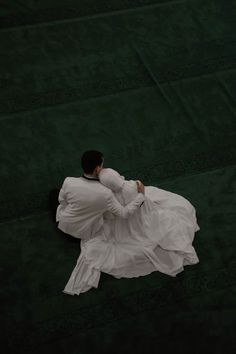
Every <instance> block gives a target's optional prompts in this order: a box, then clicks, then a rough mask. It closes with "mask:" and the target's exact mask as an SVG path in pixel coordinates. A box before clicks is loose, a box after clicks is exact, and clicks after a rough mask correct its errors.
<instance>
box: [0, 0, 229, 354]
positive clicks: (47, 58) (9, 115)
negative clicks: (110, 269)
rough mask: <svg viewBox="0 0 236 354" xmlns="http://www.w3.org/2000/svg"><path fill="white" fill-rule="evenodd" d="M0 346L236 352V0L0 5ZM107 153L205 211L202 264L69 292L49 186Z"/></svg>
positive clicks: (71, 254)
mask: <svg viewBox="0 0 236 354" xmlns="http://www.w3.org/2000/svg"><path fill="white" fill-rule="evenodd" d="M0 6H1V7H0V9H1V11H0V48H1V55H0V87H1V90H0V113H1V115H0V131H1V139H0V144H1V145H0V149H1V161H0V168H1V189H0V200H1V203H0V207H1V212H0V218H1V223H0V232H1V253H0V256H1V261H2V267H1V290H0V293H1V298H0V303H1V325H2V328H1V335H2V340H1V351H2V353H4V354H5V353H7V354H8V353H36V354H39V353H43V352H44V353H54V352H55V353H57V354H62V353H63V354H64V353H67V354H91V353H96V354H99V353H101V354H103V353H115V354H116V353H117V354H118V353H119V354H122V353H125V354H126V353H127V354H128V353H129V354H130V353H131V351H132V350H133V351H134V352H135V353H152V354H153V353H179V354H185V353H186V354H187V353H191V354H198V353H217V354H218V353H219V354H221V353H225V354H233V353H234V352H235V351H236V345H235V342H234V335H235V328H236V306H235V305H236V259H235V252H236V215H235V214H236V212H235V211H236V208H235V207H236V198H235V197H236V45H235V43H236V34H235V33H236V23H235V18H236V11H235V10H236V2H235V1H227V2H226V1H223V0H221V1H216V0H215V1H213V0H189V1H188V0H185V1H167V0H159V1H158V0H156V1H155V0H153V1H148V0H124V1H115V0H111V1H95V0H90V1H88V0H86V1H85V0H84V1H81V0H80V1H78V0H77V1H76V0H70V1H56V0H55V1H53V0H47V1H46V0H44V1H40V4H39V2H36V1H33V0H27V1H24V2H20V1H10V2H9V3H7V2H6V3H5V4H3V3H2V2H1V4H0ZM88 149H96V150H100V151H102V152H103V154H104V156H105V163H104V166H105V167H112V168H115V169H117V170H118V171H119V172H120V173H121V174H123V175H124V176H125V177H126V179H140V180H142V181H143V183H144V184H145V185H153V186H157V187H159V188H163V189H166V190H168V191H172V192H174V193H178V194H180V195H182V196H184V197H186V198H187V199H188V200H189V201H190V202H191V203H192V204H193V205H194V207H195V208H196V212H197V219H198V224H199V226H200V231H198V232H197V233H196V238H195V240H194V247H195V249H196V251H197V254H198V256H199V259H200V262H199V263H198V264H197V265H195V266H188V267H186V268H185V271H184V272H182V273H180V274H179V275H178V276H177V277H176V278H171V277H168V276H166V275H164V274H161V273H158V272H155V273H152V274H150V275H148V276H145V277H139V278H133V279H120V280H118V279H115V278H113V277H111V276H109V275H105V274H102V276H101V280H100V284H99V287H98V289H92V290H90V291H89V292H87V293H85V294H81V295H80V296H69V295H66V294H64V293H62V290H63V288H64V286H65V284H66V282H67V281H68V278H69V276H70V274H71V271H72V269H73V267H74V265H75V263H76V260H77V258H78V256H79V252H80V242H79V240H76V239H74V238H72V237H69V236H66V235H65V234H63V233H61V232H59V230H58V229H57V228H56V226H55V225H54V223H53V221H52V217H51V214H50V211H49V207H48V193H49V190H50V189H52V188H58V187H60V186H61V184H62V182H63V180H64V178H65V177H66V176H80V175H81V173H82V170H81V167H80V156H81V154H82V153H83V152H84V151H85V150H88Z"/></svg>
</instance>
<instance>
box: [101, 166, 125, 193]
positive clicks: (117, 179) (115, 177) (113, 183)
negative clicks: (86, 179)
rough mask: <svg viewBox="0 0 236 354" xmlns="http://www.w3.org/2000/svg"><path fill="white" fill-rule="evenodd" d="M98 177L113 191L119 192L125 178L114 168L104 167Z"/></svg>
mask: <svg viewBox="0 0 236 354" xmlns="http://www.w3.org/2000/svg"><path fill="white" fill-rule="evenodd" d="M98 178H99V181H100V182H101V183H102V184H103V185H104V186H106V187H107V188H109V189H111V190H112V191H113V192H118V191H119V190H120V189H121V188H122V186H123V184H124V179H125V178H124V177H123V176H121V175H120V174H119V173H118V172H117V171H115V170H113V169H112V168H103V169H102V170H101V171H100V173H99V177H98Z"/></svg>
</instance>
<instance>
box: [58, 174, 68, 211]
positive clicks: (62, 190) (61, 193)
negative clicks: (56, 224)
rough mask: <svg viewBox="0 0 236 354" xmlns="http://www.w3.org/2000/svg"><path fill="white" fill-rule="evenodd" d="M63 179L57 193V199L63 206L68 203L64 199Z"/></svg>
mask: <svg viewBox="0 0 236 354" xmlns="http://www.w3.org/2000/svg"><path fill="white" fill-rule="evenodd" d="M65 181H66V180H64V182H63V185H62V187H61V189H60V192H59V194H58V201H59V203H60V204H61V205H63V206H66V205H67V204H68V203H67V200H66V194H65Z"/></svg>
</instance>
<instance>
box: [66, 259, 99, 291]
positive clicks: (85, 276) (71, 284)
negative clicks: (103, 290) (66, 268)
mask: <svg viewBox="0 0 236 354" xmlns="http://www.w3.org/2000/svg"><path fill="white" fill-rule="evenodd" d="M100 275H101V272H100V271H99V270H97V269H95V268H93V267H92V266H91V265H90V264H88V263H86V261H85V257H84V254H83V253H81V254H80V256H79V258H78V260H77V264H76V266H75V267H74V269H73V271H72V273H71V276H70V278H69V280H68V282H67V284H66V286H65V288H64V290H63V292H64V293H66V294H69V295H79V294H80V293H84V292H86V291H88V290H89V289H91V288H92V287H94V288H97V287H98V283H99V280H100Z"/></svg>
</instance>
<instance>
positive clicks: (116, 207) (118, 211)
mask: <svg viewBox="0 0 236 354" xmlns="http://www.w3.org/2000/svg"><path fill="white" fill-rule="evenodd" d="M145 199H146V197H145V195H144V194H143V193H138V195H137V196H136V197H135V198H134V200H132V202H130V203H129V204H127V205H126V206H123V205H121V204H120V203H119V202H118V200H117V199H116V197H115V195H114V194H113V193H112V192H111V193H109V196H108V199H107V210H108V211H110V212H111V213H113V214H115V215H117V216H120V217H121V218H124V219H128V217H129V216H130V215H132V214H133V213H134V212H135V210H137V209H138V208H139V207H140V206H141V204H142V203H143V202H144V200H145Z"/></svg>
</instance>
